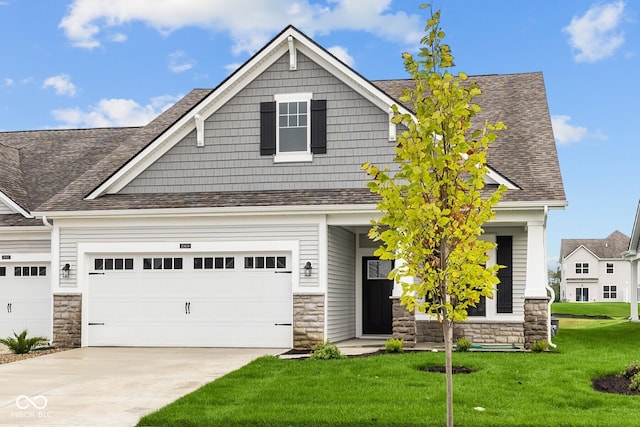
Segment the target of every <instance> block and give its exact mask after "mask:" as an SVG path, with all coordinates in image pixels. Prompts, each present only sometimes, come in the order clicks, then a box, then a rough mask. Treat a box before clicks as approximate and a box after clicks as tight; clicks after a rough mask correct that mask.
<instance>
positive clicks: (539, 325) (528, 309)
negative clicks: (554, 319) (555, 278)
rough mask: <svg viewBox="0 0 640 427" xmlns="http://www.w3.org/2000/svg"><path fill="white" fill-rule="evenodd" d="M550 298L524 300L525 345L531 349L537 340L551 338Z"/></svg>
mask: <svg viewBox="0 0 640 427" xmlns="http://www.w3.org/2000/svg"><path fill="white" fill-rule="evenodd" d="M548 316H549V299H548V298H537V299H532V298H531V299H525V300H524V347H525V348H527V349H530V348H531V346H533V343H535V342H536V341H545V342H547V341H548V340H549V325H548V324H547V321H548V320H547V319H548Z"/></svg>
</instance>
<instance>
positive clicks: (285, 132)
mask: <svg viewBox="0 0 640 427" xmlns="http://www.w3.org/2000/svg"><path fill="white" fill-rule="evenodd" d="M274 98H275V100H276V105H277V109H276V110H277V114H278V125H277V127H276V129H277V130H276V158H275V160H276V161H277V160H284V161H286V160H292V157H293V158H295V159H296V160H307V159H308V160H311V144H310V142H311V133H310V131H311V126H310V123H309V110H310V105H309V104H310V102H311V93H295V94H285V95H275V97H274ZM288 158H289V159H288Z"/></svg>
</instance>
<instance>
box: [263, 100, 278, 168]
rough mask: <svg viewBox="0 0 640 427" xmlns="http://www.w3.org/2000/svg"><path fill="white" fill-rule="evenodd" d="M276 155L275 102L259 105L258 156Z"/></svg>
mask: <svg viewBox="0 0 640 427" xmlns="http://www.w3.org/2000/svg"><path fill="white" fill-rule="evenodd" d="M273 154H276V102H275V101H272V102H261V103H260V155H261V156H270V155H273Z"/></svg>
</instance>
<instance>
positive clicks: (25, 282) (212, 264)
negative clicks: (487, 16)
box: [0, 27, 566, 348]
mask: <svg viewBox="0 0 640 427" xmlns="http://www.w3.org/2000/svg"><path fill="white" fill-rule="evenodd" d="M399 60H400V56H399ZM473 80H474V81H476V82H477V83H478V85H479V87H480V88H481V89H482V91H483V94H482V95H481V96H479V97H478V98H477V101H478V103H479V104H480V105H481V106H482V108H483V112H482V113H481V114H480V115H479V116H478V117H477V124H478V125H480V124H482V123H483V122H484V120H488V121H490V122H493V121H497V120H500V121H503V122H505V123H506V124H507V125H508V129H507V130H505V131H504V132H501V134H500V138H499V140H498V141H497V142H496V143H495V144H494V145H492V147H491V149H490V152H489V153H488V163H489V168H490V172H489V174H488V175H487V176H486V184H487V187H488V188H489V189H491V188H496V186H497V185H499V184H504V185H506V186H507V188H508V190H507V191H506V193H505V195H504V197H503V199H502V200H501V202H500V203H499V205H498V206H497V207H496V209H495V210H496V217H495V219H494V220H492V221H491V222H490V223H488V224H487V225H486V227H485V231H486V233H485V235H484V238H486V239H491V240H493V241H495V242H497V243H498V246H497V249H496V250H495V251H494V252H493V253H492V254H490V255H491V262H497V263H500V264H502V265H505V266H506V268H503V269H501V270H500V280H501V283H500V285H499V287H498V290H497V291H496V294H495V295H494V298H491V299H486V300H482V301H480V303H479V304H478V307H477V308H476V310H474V312H473V313H472V314H473V315H472V316H471V318H470V319H469V320H468V321H467V322H464V323H462V324H460V325H458V329H457V331H456V334H457V335H465V336H467V337H468V338H469V339H470V340H472V341H473V342H477V343H491V342H502V343H523V344H525V345H531V344H532V343H533V342H535V341H538V340H544V339H547V338H548V337H549V329H550V328H549V318H550V316H549V308H548V304H549V297H548V294H547V289H546V285H547V277H546V273H547V269H546V255H545V247H546V242H545V239H546V223H547V215H548V211H549V210H550V209H562V208H564V206H565V205H566V200H565V193H564V188H563V184H562V179H561V175H560V168H559V165H558V159H557V153H556V147H555V142H554V137H553V132H552V129H551V121H550V116H549V111H548V106H547V99H546V94H545V87H544V82H543V78H542V75H541V73H524V74H511V75H488V76H476V77H473ZM412 84H413V82H412V81H411V80H407V79H403V80H387V81H369V80H367V79H366V78H365V77H363V76H361V75H360V74H358V73H357V72H355V71H354V70H353V69H351V68H350V67H348V66H347V65H345V64H344V63H342V62H341V61H339V60H338V59H336V58H335V57H334V56H333V55H331V54H330V53H329V52H328V51H327V50H325V49H324V48H322V47H321V46H319V45H317V44H316V43H315V42H314V41H313V40H311V39H309V38H308V37H307V36H306V35H304V34H303V33H301V32H300V31H298V30H297V29H296V28H294V27H287V28H286V29H284V30H283V31H282V32H281V33H280V34H278V35H277V36H276V37H275V38H274V39H273V40H271V41H270V42H269V43H268V44H267V45H266V46H265V47H264V48H263V49H262V50H260V51H259V52H258V53H256V54H255V55H254V56H253V57H252V58H250V59H249V60H248V61H247V62H246V63H245V64H244V65H242V66H241V67H240V68H239V69H238V70H237V71H236V72H235V73H233V74H232V75H231V76H229V77H228V78H227V79H226V80H225V81H223V82H222V83H220V85H218V86H217V87H216V88H214V89H196V90H193V91H192V92H191V93H189V94H187V95H186V96H185V97H184V98H183V99H181V100H180V101H178V102H177V103H176V104H175V105H174V106H173V107H171V108H169V109H168V110H166V111H165V112H164V113H162V114H161V115H160V116H159V117H157V118H156V119H155V120H153V121H152V122H151V123H149V124H148V125H146V126H144V127H139V128H109V129H75V130H47V131H24V132H1V133H0V256H1V258H0V308H2V310H0V335H7V334H8V333H10V332H11V331H12V330H21V329H23V328H25V327H26V328H28V329H29V331H30V332H31V333H33V334H37V335H45V336H48V337H51V338H52V340H53V343H54V345H57V346H66V347H73V346H221V347H223V346H225V347H275V348H290V347H295V348H307V347H312V346H314V345H315V344H317V343H318V342H321V341H323V340H327V339H328V340H331V341H333V342H337V341H341V340H345V339H349V338H354V337H381V336H382V337H387V336H389V337H390V336H392V335H393V336H395V337H398V338H403V339H405V341H406V342H407V343H408V344H409V345H411V344H412V343H415V342H416V341H433V340H436V341H441V340H442V332H441V326H440V324H439V323H437V322H436V321H434V319H431V318H429V317H426V316H425V315H422V314H420V313H407V312H406V310H405V309H404V307H402V306H401V305H400V304H399V296H400V295H401V287H400V285H398V284H395V283H392V282H389V280H388V279H387V274H388V272H389V271H390V269H391V268H392V267H393V263H392V262H390V261H384V260H379V259H377V258H375V257H374V256H373V253H374V250H375V248H376V247H377V244H376V243H375V242H372V241H370V240H369V239H368V237H367V232H368V230H369V227H370V221H371V219H372V218H375V217H376V216H377V215H379V212H378V211H377V210H376V203H377V199H376V196H375V195H373V194H372V193H371V192H370V191H369V189H368V188H367V187H366V184H367V182H368V181H369V178H368V176H367V175H366V173H364V172H363V171H362V170H361V165H362V164H363V163H364V162H367V161H368V162H372V163H374V164H376V165H389V166H390V167H393V165H394V161H393V159H394V147H395V145H396V141H395V136H396V132H397V131H398V129H396V126H395V125H393V124H392V123H391V122H390V114H391V106H392V105H393V104H397V101H396V100H397V99H398V97H399V96H400V93H401V90H402V89H403V88H406V87H411V85H412ZM401 108H402V109H404V111H408V112H410V110H411V106H408V105H407V106H402V107H401Z"/></svg>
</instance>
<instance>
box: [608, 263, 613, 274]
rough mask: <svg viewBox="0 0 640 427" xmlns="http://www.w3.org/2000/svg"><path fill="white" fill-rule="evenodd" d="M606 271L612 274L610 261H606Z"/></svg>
mask: <svg viewBox="0 0 640 427" xmlns="http://www.w3.org/2000/svg"><path fill="white" fill-rule="evenodd" d="M607 273H609V274H613V263H612V262H608V263H607Z"/></svg>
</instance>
